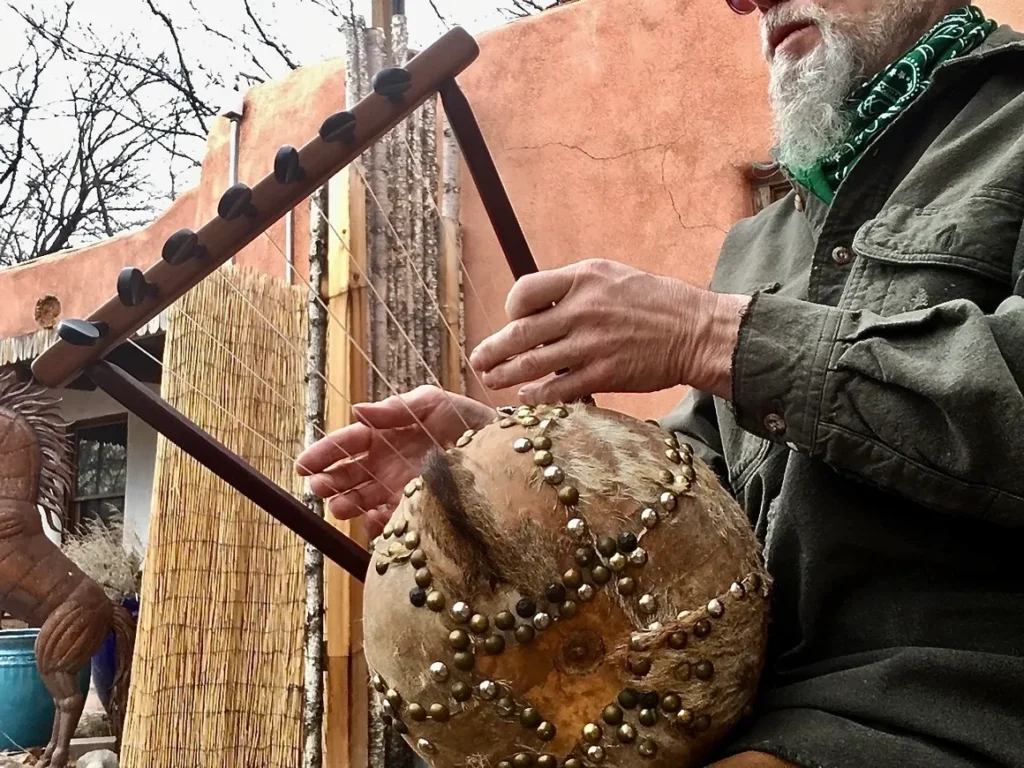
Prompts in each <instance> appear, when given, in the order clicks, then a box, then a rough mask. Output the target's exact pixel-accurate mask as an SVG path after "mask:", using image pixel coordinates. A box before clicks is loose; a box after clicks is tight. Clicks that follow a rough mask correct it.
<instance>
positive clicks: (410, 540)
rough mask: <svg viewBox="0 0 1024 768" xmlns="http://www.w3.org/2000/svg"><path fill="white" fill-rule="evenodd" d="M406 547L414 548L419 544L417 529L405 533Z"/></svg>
mask: <svg viewBox="0 0 1024 768" xmlns="http://www.w3.org/2000/svg"><path fill="white" fill-rule="evenodd" d="M404 541H405V547H406V549H416V547H418V546H419V545H420V534H419V532H418V531H409V532H408V533H407V534H405V539H404Z"/></svg>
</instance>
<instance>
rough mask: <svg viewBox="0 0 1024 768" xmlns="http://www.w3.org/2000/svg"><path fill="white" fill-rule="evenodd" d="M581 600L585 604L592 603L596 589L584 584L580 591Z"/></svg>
mask: <svg viewBox="0 0 1024 768" xmlns="http://www.w3.org/2000/svg"><path fill="white" fill-rule="evenodd" d="M578 593H579V596H580V600H582V601H583V602H584V603H587V602H590V601H591V600H593V599H594V588H593V587H592V586H590V585H589V584H583V585H581V586H580V588H579V590H578Z"/></svg>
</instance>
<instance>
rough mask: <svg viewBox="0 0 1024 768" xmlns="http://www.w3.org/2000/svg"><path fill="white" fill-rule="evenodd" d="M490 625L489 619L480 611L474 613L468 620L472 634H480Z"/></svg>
mask: <svg viewBox="0 0 1024 768" xmlns="http://www.w3.org/2000/svg"><path fill="white" fill-rule="evenodd" d="M490 627H491V622H490V619H488V618H487V617H486V616H484V615H483V614H482V613H474V614H473V616H472V618H470V620H469V631H470V632H472V633H473V634H474V635H482V634H483V633H484V632H486V631H487V630H488V629H490Z"/></svg>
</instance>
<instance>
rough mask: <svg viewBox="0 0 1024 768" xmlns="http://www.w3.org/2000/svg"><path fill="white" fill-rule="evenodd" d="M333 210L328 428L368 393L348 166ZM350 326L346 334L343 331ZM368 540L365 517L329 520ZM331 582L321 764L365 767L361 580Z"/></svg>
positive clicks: (337, 576) (362, 217) (343, 576)
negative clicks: (341, 324) (360, 347)
mask: <svg viewBox="0 0 1024 768" xmlns="http://www.w3.org/2000/svg"><path fill="white" fill-rule="evenodd" d="M328 199H329V205H330V211H329V214H328V215H329V217H330V219H331V223H332V225H333V227H332V229H331V232H330V235H329V241H328V250H327V264H328V268H327V295H328V306H329V307H330V309H331V315H332V316H333V317H335V318H338V319H339V320H342V321H343V322H345V323H346V329H342V328H340V327H338V324H337V323H332V324H331V325H330V326H329V330H328V340H327V378H328V381H330V382H331V385H332V386H331V387H330V389H329V390H328V393H327V431H328V433H330V432H333V431H334V430H337V429H341V428H342V427H345V426H347V425H349V424H350V423H351V409H350V403H357V402H360V401H362V400H365V399H366V384H367V373H366V368H367V366H366V362H365V360H364V358H363V357H362V356H361V355H360V354H359V353H358V352H357V351H356V349H355V347H354V344H353V343H352V342H351V341H350V338H351V339H352V340H354V341H355V342H356V343H358V344H360V345H363V346H365V338H366V328H365V318H366V296H365V294H364V289H363V288H362V287H361V281H360V280H359V278H358V276H359V275H361V274H362V270H364V269H365V263H366V192H365V189H364V188H363V186H362V183H361V180H360V178H359V175H358V174H357V173H355V172H353V171H351V169H346V170H344V171H342V172H341V173H340V174H338V175H337V176H335V177H334V178H333V179H331V181H330V186H329V198H328ZM346 330H347V333H346ZM332 522H333V524H335V525H336V526H337V527H338V528H340V529H341V530H342V531H344V532H345V533H346V534H347V535H348V536H351V537H352V539H353V540H355V541H357V542H358V543H360V544H362V545H364V546H367V544H368V542H367V538H366V535H365V532H364V528H363V524H362V521H361V520H356V521H340V520H332ZM325 583H326V592H327V600H326V603H327V605H326V612H327V613H326V619H325V620H326V634H327V694H326V697H325V698H326V701H325V707H326V719H325V723H324V765H329V766H332V768H335V767H336V768H364V767H365V766H366V764H367V763H366V752H367V734H368V730H369V723H368V719H367V718H368V715H369V696H368V690H369V689H368V680H367V673H366V668H365V663H363V661H362V632H361V626H362V585H361V584H360V583H359V582H358V581H356V580H355V579H352V578H351V577H350V576H349V575H348V574H347V573H345V572H344V571H343V570H341V569H340V568H337V567H335V566H334V565H333V564H328V566H327V570H326V573H325Z"/></svg>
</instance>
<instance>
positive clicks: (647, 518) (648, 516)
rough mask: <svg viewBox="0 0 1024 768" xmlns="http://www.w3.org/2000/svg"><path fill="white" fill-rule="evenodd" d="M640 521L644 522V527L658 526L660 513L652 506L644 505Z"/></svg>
mask: <svg viewBox="0 0 1024 768" xmlns="http://www.w3.org/2000/svg"><path fill="white" fill-rule="evenodd" d="M640 522H642V523H643V524H644V528H648V529H650V528H656V527H657V526H658V513H657V512H655V511H654V510H653V509H651V508H650V507H644V509H643V511H641V512H640Z"/></svg>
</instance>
